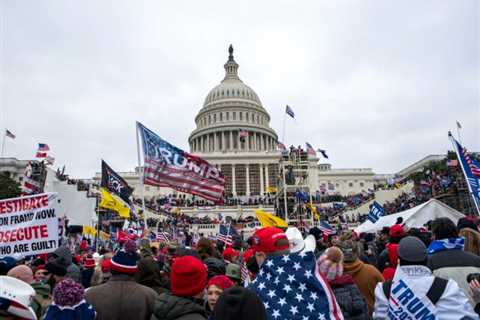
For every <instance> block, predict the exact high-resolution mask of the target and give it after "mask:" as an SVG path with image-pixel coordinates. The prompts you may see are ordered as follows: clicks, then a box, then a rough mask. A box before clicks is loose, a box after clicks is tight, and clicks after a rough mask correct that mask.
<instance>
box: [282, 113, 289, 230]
mask: <svg viewBox="0 0 480 320" xmlns="http://www.w3.org/2000/svg"><path fill="white" fill-rule="evenodd" d="M286 120H287V112H286V110H285V112H284V113H283V129H282V143H283V145H284V146H285V148H287V145H286V142H285V131H286V128H285V127H286ZM287 152H288V149H287ZM281 159H282V171H283V204H284V210H285V211H284V212H285V221H286V222H287V224H288V212H287V208H288V206H287V184H286V179H285V159H284V158H283V154H282V158H281Z"/></svg>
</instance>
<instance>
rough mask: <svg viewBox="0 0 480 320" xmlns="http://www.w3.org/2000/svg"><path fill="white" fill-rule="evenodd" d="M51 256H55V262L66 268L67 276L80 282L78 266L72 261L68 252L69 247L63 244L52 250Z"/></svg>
mask: <svg viewBox="0 0 480 320" xmlns="http://www.w3.org/2000/svg"><path fill="white" fill-rule="evenodd" d="M53 256H54V257H55V262H57V263H58V264H61V265H62V266H64V267H66V268H67V277H68V278H71V279H73V280H75V281H76V282H78V283H82V280H81V275H80V268H79V267H78V266H77V265H76V264H74V263H72V254H71V253H70V249H68V248H67V247H65V246H62V247H59V248H57V250H55V251H54V252H53Z"/></svg>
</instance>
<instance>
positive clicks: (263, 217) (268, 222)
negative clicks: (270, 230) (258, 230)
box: [255, 209, 288, 228]
mask: <svg viewBox="0 0 480 320" xmlns="http://www.w3.org/2000/svg"><path fill="white" fill-rule="evenodd" d="M255 214H256V215H257V219H258V221H259V222H260V224H261V225H262V227H279V228H288V224H287V223H286V222H285V220H283V219H281V218H279V217H277V216H274V215H273V214H271V213H268V212H265V211H263V210H260V209H256V210H255Z"/></svg>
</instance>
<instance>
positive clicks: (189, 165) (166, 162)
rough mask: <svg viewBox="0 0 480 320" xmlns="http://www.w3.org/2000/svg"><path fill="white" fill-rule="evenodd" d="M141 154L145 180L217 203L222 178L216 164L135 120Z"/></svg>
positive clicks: (219, 199) (223, 179)
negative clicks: (162, 136) (171, 142)
mask: <svg viewBox="0 0 480 320" xmlns="http://www.w3.org/2000/svg"><path fill="white" fill-rule="evenodd" d="M137 130H138V133H139V135H140V138H141V142H140V143H141V145H142V149H143V155H144V176H143V179H144V183H145V184H148V185H153V186H159V187H170V188H172V189H175V190H178V191H181V192H185V193H190V194H195V195H198V196H200V197H203V198H205V199H207V200H210V201H214V202H216V203H220V202H222V200H223V195H224V193H225V178H224V176H223V173H222V172H221V171H220V170H218V169H217V168H216V167H215V166H213V165H211V164H210V163H208V162H207V161H205V160H204V159H202V158H199V157H197V156H194V155H192V154H190V153H188V152H185V151H183V150H181V149H179V148H177V147H176V146H174V145H172V144H170V143H168V142H167V141H165V140H163V139H162V138H160V137H159V136H158V135H156V134H155V133H154V132H153V131H151V130H149V129H147V128H146V127H144V126H143V125H142V124H140V123H139V122H137Z"/></svg>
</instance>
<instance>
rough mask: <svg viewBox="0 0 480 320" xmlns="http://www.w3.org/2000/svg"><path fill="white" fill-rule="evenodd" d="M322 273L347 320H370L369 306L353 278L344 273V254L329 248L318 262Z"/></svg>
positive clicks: (336, 249)
mask: <svg viewBox="0 0 480 320" xmlns="http://www.w3.org/2000/svg"><path fill="white" fill-rule="evenodd" d="M317 264H318V269H319V271H320V273H321V274H322V275H323V276H324V277H325V278H326V279H327V281H328V283H329V284H330V286H331V288H332V290H333V293H334V294H335V298H336V299H337V302H338V304H339V306H340V309H341V310H342V313H343V316H344V318H345V319H350V320H368V318H369V315H368V306H367V303H366V302H365V299H364V298H363V296H362V294H361V293H360V290H358V287H357V286H356V284H355V282H354V281H353V278H352V276H351V275H349V274H344V273H343V253H342V251H341V250H340V249H339V248H337V247H330V248H328V249H327V250H326V251H325V252H324V253H323V254H322V255H321V256H320V258H319V259H318V261H317Z"/></svg>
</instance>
